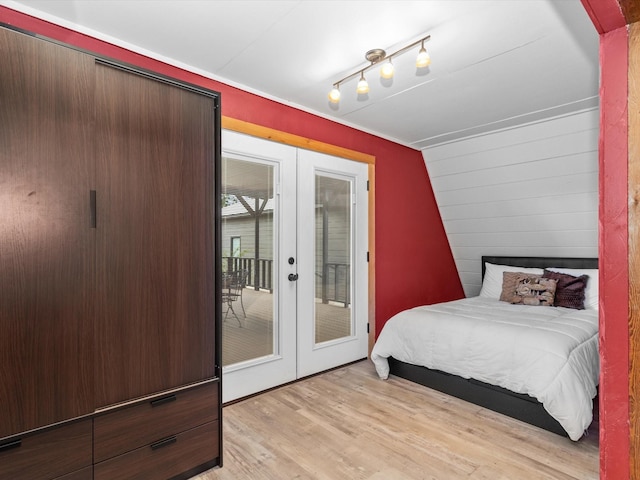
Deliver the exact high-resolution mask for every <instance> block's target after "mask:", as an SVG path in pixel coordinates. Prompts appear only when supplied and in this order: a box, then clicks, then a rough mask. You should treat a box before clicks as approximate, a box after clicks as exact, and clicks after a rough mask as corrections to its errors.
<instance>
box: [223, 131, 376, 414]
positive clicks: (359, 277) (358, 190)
mask: <svg viewBox="0 0 640 480" xmlns="http://www.w3.org/2000/svg"><path fill="white" fill-rule="evenodd" d="M222 149H223V154H222V161H223V165H222V192H223V193H222V195H223V198H222V205H223V207H222V212H221V213H222V251H223V259H222V265H223V282H222V283H223V285H222V298H223V313H222V314H223V317H224V318H223V327H222V333H223V338H222V345H223V348H222V360H223V375H224V383H223V385H224V388H223V402H228V401H231V400H234V399H237V398H241V397H243V396H247V395H250V394H253V393H256V392H259V391H262V390H266V389H268V388H271V387H274V386H277V385H281V384H283V383H286V382H289V381H292V380H295V379H297V378H301V377H304V376H307V375H310V374H313V373H316V372H319V371H323V370H326V369H329V368H332V367H335V366H339V365H342V364H345V363H348V362H350V361H354V360H358V359H360V358H364V357H366V355H367V321H368V319H367V312H368V307H367V298H368V297H367V295H368V294H367V285H368V264H367V245H368V238H367V218H368V217H367V211H368V203H367V202H368V196H367V191H366V184H367V165H366V164H363V163H360V162H354V161H350V160H345V159H342V158H338V157H333V156H329V155H326V154H321V153H317V152H312V151H308V150H304V149H298V148H295V147H292V146H288V145H284V144H280V143H276V142H270V141H267V140H263V139H259V138H256V137H251V136H248V135H244V134H239V133H235V132H229V131H223V134H222ZM239 278H241V279H242V280H241V281H240V282H239V281H238V279H239ZM238 283H240V284H239V285H238Z"/></svg>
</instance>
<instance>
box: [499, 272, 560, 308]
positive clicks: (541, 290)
mask: <svg viewBox="0 0 640 480" xmlns="http://www.w3.org/2000/svg"><path fill="white" fill-rule="evenodd" d="M556 284H557V281H556V280H555V279H553V278H542V275H529V274H523V275H518V277H517V278H516V285H515V291H514V292H513V294H512V295H511V300H510V302H511V303H521V304H523V305H541V306H548V307H551V306H553V300H554V298H555V294H556Z"/></svg>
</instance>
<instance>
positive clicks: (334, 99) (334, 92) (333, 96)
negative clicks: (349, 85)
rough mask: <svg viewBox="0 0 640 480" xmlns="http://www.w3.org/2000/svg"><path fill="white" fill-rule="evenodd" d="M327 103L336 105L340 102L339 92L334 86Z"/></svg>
mask: <svg viewBox="0 0 640 480" xmlns="http://www.w3.org/2000/svg"><path fill="white" fill-rule="evenodd" d="M329 101H330V102H331V103H338V102H339V101H340V90H339V89H338V86H337V85H334V87H333V89H332V90H331V91H330V92H329Z"/></svg>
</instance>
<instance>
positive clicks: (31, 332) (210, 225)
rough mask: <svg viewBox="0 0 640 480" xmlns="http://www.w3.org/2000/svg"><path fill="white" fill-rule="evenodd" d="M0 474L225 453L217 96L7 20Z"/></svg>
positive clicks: (103, 475)
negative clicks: (16, 26)
mask: <svg viewBox="0 0 640 480" xmlns="http://www.w3.org/2000/svg"><path fill="white" fill-rule="evenodd" d="M0 58H1V59H2V67H1V68H0V409H1V410H0V480H5V479H11V480H17V479H25V480H39V479H60V480H62V479H64V480H81V479H82V480H84V479H92V478H95V479H97V480H116V479H149V480H151V479H168V478H188V477H189V476H192V475H195V474H196V473H198V472H200V471H203V470H205V469H207V468H211V467H213V466H215V465H219V464H221V408H220V402H219V399H220V397H221V396H220V389H221V381H220V364H221V362H220V348H219V335H218V332H219V328H220V323H219V318H220V315H219V301H218V295H217V294H216V290H217V289H216V281H217V278H218V275H217V272H218V271H219V268H218V267H219V265H218V263H217V262H218V260H217V259H218V258H219V255H217V253H218V249H219V240H218V236H219V234H218V232H219V226H218V223H217V222H218V220H217V217H218V216H217V215H216V212H217V209H218V200H217V197H218V195H217V192H218V191H219V165H220V109H219V95H218V94H217V93H215V92H211V91H208V90H204V89H201V88H197V87H194V86H191V85H185V84H181V83H179V82H175V81H172V80H170V79H166V78H162V77H158V76H154V75H151V74H149V73H146V72H141V71H137V70H135V69H132V68H129V67H127V66H123V65H118V64H116V63H112V62H110V61H107V60H104V59H100V58H96V57H95V56H93V55H90V54H87V53H85V52H81V51H77V50H74V49H72V48H69V47H66V46H64V45H60V44H57V43H55V42H51V41H48V40H44V39H40V38H36V37H35V36H31V35H28V34H25V33H22V32H17V31H14V30H12V29H10V28H5V27H0Z"/></svg>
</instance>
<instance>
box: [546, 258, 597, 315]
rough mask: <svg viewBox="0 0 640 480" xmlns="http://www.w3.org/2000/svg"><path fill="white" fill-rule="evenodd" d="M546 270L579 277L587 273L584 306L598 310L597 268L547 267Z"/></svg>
mask: <svg viewBox="0 0 640 480" xmlns="http://www.w3.org/2000/svg"><path fill="white" fill-rule="evenodd" d="M547 270H551V271H552V272H558V273H566V274H568V275H573V276H574V277H579V276H580V275H588V276H589V281H588V282H587V288H586V289H585V291H584V308H585V309H587V310H598V295H599V288H598V281H599V280H598V269H597V268H556V267H547Z"/></svg>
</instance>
